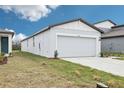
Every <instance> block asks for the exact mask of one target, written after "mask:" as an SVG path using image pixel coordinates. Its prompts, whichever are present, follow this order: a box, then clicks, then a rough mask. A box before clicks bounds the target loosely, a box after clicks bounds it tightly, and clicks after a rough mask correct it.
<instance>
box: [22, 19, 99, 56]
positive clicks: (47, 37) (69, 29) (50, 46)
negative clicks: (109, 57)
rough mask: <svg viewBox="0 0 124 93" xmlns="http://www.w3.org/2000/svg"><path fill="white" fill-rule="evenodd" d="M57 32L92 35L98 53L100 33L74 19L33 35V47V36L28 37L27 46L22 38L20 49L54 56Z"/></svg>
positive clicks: (97, 54) (97, 53)
mask: <svg viewBox="0 0 124 93" xmlns="http://www.w3.org/2000/svg"><path fill="white" fill-rule="evenodd" d="M57 34H63V35H81V36H83V37H87V36H88V37H94V38H96V47H97V48H96V49H97V51H96V56H99V55H100V52H101V41H99V39H100V37H101V33H100V32H98V31H96V30H95V29H93V28H91V27H89V26H88V25H86V24H84V23H82V22H80V21H75V22H71V23H66V24H63V25H59V26H55V27H52V28H51V29H50V30H49V31H45V32H43V33H40V34H38V35H36V36H34V37H35V47H33V37H31V38H29V39H28V47H27V40H24V41H22V42H21V46H22V47H21V50H22V51H27V52H30V53H34V54H37V55H41V56H46V57H54V51H55V50H56V48H57V47H56V46H57V43H56V42H57ZM39 42H40V44H41V50H39ZM86 43H88V42H86Z"/></svg>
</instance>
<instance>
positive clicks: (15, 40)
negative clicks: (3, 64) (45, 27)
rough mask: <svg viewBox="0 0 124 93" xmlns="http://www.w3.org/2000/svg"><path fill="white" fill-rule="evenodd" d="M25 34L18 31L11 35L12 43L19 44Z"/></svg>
mask: <svg viewBox="0 0 124 93" xmlns="http://www.w3.org/2000/svg"><path fill="white" fill-rule="evenodd" d="M26 37H27V36H26V35H25V34H22V33H19V34H17V35H14V37H13V43H14V44H19V43H20V41H21V40H23V39H25V38H26Z"/></svg>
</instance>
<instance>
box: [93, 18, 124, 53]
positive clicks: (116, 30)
mask: <svg viewBox="0 0 124 93" xmlns="http://www.w3.org/2000/svg"><path fill="white" fill-rule="evenodd" d="M104 24H106V25H104ZM94 25H95V26H96V27H98V28H100V29H101V28H102V30H103V31H104V33H103V34H102V37H101V38H102V40H101V50H102V52H117V53H124V25H117V24H115V23H114V22H112V21H110V20H105V21H102V22H98V23H96V24H94Z"/></svg>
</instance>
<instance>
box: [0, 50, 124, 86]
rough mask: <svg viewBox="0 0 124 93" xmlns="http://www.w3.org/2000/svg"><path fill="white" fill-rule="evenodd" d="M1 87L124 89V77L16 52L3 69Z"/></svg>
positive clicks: (0, 78)
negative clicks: (97, 87) (106, 87)
mask: <svg viewBox="0 0 124 93" xmlns="http://www.w3.org/2000/svg"><path fill="white" fill-rule="evenodd" d="M0 71H1V73H0V87H96V83H97V82H102V83H105V84H107V85H109V87H124V77H119V76H114V75H112V74H109V73H105V72H102V71H98V70H95V69H92V68H89V67H85V66H81V65H78V64H73V63H71V62H67V61H63V60H59V59H48V58H45V57H41V56H37V55H33V54H30V53H25V52H19V51H16V52H14V53H13V57H9V62H8V64H5V65H0Z"/></svg>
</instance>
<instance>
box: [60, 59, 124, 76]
mask: <svg viewBox="0 0 124 93" xmlns="http://www.w3.org/2000/svg"><path fill="white" fill-rule="evenodd" d="M62 59H63V60H66V61H70V62H73V63H77V64H81V65H84V66H89V67H91V68H95V69H98V70H102V71H105V72H109V73H112V74H114V75H119V76H124V61H122V60H117V59H112V58H101V57H81V58H62Z"/></svg>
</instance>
